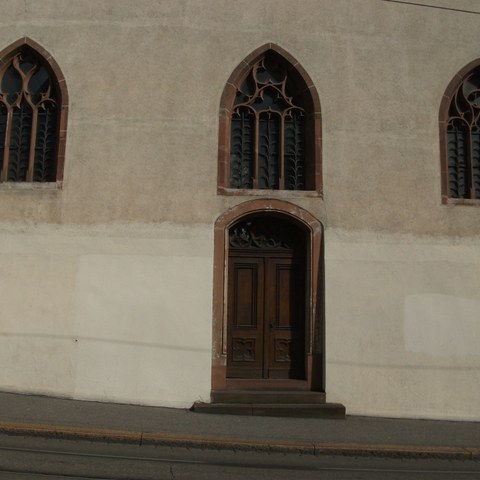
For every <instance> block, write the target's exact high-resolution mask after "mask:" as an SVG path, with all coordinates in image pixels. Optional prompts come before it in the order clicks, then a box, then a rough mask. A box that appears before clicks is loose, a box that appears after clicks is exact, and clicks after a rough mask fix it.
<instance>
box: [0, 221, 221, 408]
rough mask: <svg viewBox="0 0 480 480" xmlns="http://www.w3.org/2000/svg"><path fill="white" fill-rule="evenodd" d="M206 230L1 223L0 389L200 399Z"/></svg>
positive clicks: (207, 293)
mask: <svg viewBox="0 0 480 480" xmlns="http://www.w3.org/2000/svg"><path fill="white" fill-rule="evenodd" d="M211 233H212V232H211V228H210V227H209V226H206V227H205V226H204V227H193V228H192V227H190V228H189V229H186V228H185V227H182V226H176V225H170V224H169V225H162V226H159V227H148V226H138V225H136V226H129V227H115V228H113V227H103V228H98V227H96V229H95V230H93V229H90V228H87V227H84V228H78V227H75V228H74V227H62V228H59V227H41V228H22V230H21V231H19V230H18V229H15V228H13V227H11V228H6V227H5V228H3V230H0V244H1V245H4V248H3V249H2V252H1V254H0V282H1V283H0V285H1V288H0V302H1V304H2V305H3V307H2V314H1V318H0V364H1V365H2V368H1V369H0V389H2V390H10V391H25V392H37V393H45V394H53V395H60V396H69V397H75V398H84V399H94V400H109V401H117V402H127V403H139V404H150V405H165V406H175V407H189V406H191V404H192V402H193V401H194V400H198V399H208V398H209V393H210V365H211V360H210V358H211V344H212V342H211V331H212V329H211V321H212V320H211V319H212V310H211V305H212V289H211V279H212V252H213V239H212V236H211Z"/></svg>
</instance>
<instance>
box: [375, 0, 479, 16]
mask: <svg viewBox="0 0 480 480" xmlns="http://www.w3.org/2000/svg"><path fill="white" fill-rule="evenodd" d="M382 1H383V2H390V3H403V4H404V5H412V6H414V7H425V8H437V9H438V10H449V11H451V12H460V13H473V14H474V15H480V12H475V11H474V10H462V9H460V8H452V7H441V6H440V5H430V4H428V3H417V2H408V1H407V0H382Z"/></svg>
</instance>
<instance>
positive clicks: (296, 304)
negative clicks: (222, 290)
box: [227, 251, 305, 379]
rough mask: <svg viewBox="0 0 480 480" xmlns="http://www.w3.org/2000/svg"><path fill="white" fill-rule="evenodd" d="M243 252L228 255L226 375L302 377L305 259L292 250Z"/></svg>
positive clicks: (278, 377) (303, 366)
mask: <svg viewBox="0 0 480 480" xmlns="http://www.w3.org/2000/svg"><path fill="white" fill-rule="evenodd" d="M241 253H242V252H238V255H235V254H231V255H230V256H229V268H228V272H229V278H228V325H227V332H228V334H227V337H228V338H227V344H228V351H227V376H228V377H230V378H251V379H262V378H263V379H268V378H271V379H289V378H290V379H293V378H294V379H303V378H304V377H305V270H304V262H303V261H302V259H299V258H297V257H296V256H295V255H294V253H293V252H286V251H285V252H282V253H281V254H279V253H278V252H268V251H264V252H256V253H257V255H255V256H251V255H246V254H243V255H242V254H241ZM244 253H246V252H244ZM250 254H251V252H250Z"/></svg>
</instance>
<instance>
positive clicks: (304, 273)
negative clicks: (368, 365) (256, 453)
mask: <svg viewBox="0 0 480 480" xmlns="http://www.w3.org/2000/svg"><path fill="white" fill-rule="evenodd" d="M249 222H251V223H252V225H251V226H253V228H254V230H255V231H254V232H253V233H254V234H255V235H256V236H258V235H260V236H261V237H262V238H261V240H259V241H257V245H256V246H251V247H248V248H246V247H245V245H242V242H245V234H246V233H247V232H244V231H242V229H245V228H251V226H248V225H247V224H248V223H249ZM259 229H260V230H259ZM262 229H263V231H262ZM266 231H267V232H269V234H270V237H268V236H266ZM259 232H260V233H259ZM251 233H252V232H249V233H248V234H247V236H248V235H251ZM250 241H251V240H248V242H250ZM277 241H280V242H283V245H282V247H280V248H279V247H278V246H276V245H275V242H277ZM214 242H215V249H214V283H213V352H212V394H213V392H218V391H225V390H228V389H256V390H262V389H265V390H275V389H277V390H279V389H298V390H304V391H305V390H312V391H315V392H323V391H324V335H323V301H322V299H323V284H322V279H323V275H322V255H321V252H322V224H321V223H320V222H319V221H318V220H317V219H316V218H315V217H313V216H312V215H311V214H310V213H309V212H307V211H306V210H304V209H303V208H301V207H298V206H296V205H293V204H292V203H290V202H285V201H283V200H278V199H257V200H251V201H247V202H244V203H241V204H239V205H236V206H234V207H233V208H231V209H230V210H228V211H227V212H225V213H224V214H223V215H221V216H220V217H219V218H218V219H217V221H216V223H215V237H214ZM287 247H289V248H287ZM242 258H243V260H244V262H243V263H244V264H245V263H249V264H250V265H252V264H253V265H254V266H253V267H252V266H250V267H249V268H250V270H249V269H248V268H239V267H238V266H236V264H238V263H239V262H240V264H241V260H242ZM248 258H250V261H248V262H246V261H245V259H248ZM252 258H253V260H252ZM275 259H277V260H275ZM235 269H237V272H235ZM255 270H257V272H259V273H254V272H255ZM272 272H275V273H272ZM235 275H237V276H238V275H240V277H238V278H236V277H235ZM255 275H260V277H259V278H254V276H255ZM242 276H243V281H241V280H242V278H241V277H242ZM245 279H246V280H245ZM272 279H273V280H272ZM258 281H261V282H263V292H264V291H265V288H267V289H268V290H269V292H268V293H267V297H266V298H265V295H264V293H262V288H261V285H260V286H259V285H256V286H255V283H254V282H258ZM265 281H267V285H266V287H265ZM235 282H237V283H239V284H240V283H241V284H242V285H243V291H239V292H236V291H235V288H236V287H235ZM249 282H250V283H249ZM282 282H283V283H282ZM292 282H293V283H294V284H295V287H299V288H295V289H294V287H293V286H292V285H293V283H292ZM229 283H230V286H229ZM259 289H260V297H259V298H256V297H255V296H256V295H258V291H259ZM282 289H283V292H285V291H288V292H289V293H288V295H287V294H285V293H284V294H283V295H281V292H282ZM292 290H296V291H295V292H293V291H292ZM254 292H255V293H254ZM262 295H263V297H261V296H262ZM249 296H250V297H249ZM278 297H282V298H283V299H286V300H287V301H286V303H285V302H284V303H283V304H281V305H278V302H277V298H278ZM302 297H303V301H302ZM248 298H250V300H248ZM252 298H254V299H255V300H252ZM239 300H241V301H242V302H243V307H242V308H244V309H246V313H245V310H243V311H242V313H241V315H243V317H242V319H243V320H242V321H243V322H244V323H245V326H246V327H247V328H246V330H249V329H250V331H252V330H253V326H252V325H253V322H254V321H255V322H257V323H261V326H260V331H259V332H258V336H257V334H255V335H253V336H251V337H250V339H254V340H255V343H256V342H257V341H260V350H256V351H255V352H252V353H250V354H249V353H248V351H247V350H248V349H249V348H250V349H251V347H252V342H250V344H248V342H243V344H241V342H240V344H237V346H235V344H234V340H235V338H236V332H235V329H234V328H233V327H234V325H235V324H234V320H233V319H234V318H235V317H234V316H232V315H235V308H236V307H235V301H237V302H238V301H239ZM278 301H279V300H278ZM276 302H277V303H276ZM254 303H255V306H256V307H255V308H257V310H258V309H259V308H260V309H264V310H265V309H267V312H268V313H269V314H270V313H271V312H272V311H273V312H274V313H275V309H277V310H276V315H277V317H275V318H273V320H274V322H276V324H275V323H274V326H273V327H272V329H271V327H270V320H272V319H271V318H269V317H266V316H265V313H263V315H261V314H260V316H258V317H256V319H255V320H253V319H252V315H253V314H252V313H251V312H250V313H248V309H250V310H252V308H253V304H254ZM232 309H233V312H232ZM292 311H295V315H291V312H292ZM260 313H261V312H260ZM255 315H258V312H257V313H256V314H255ZM293 317H294V318H295V321H294V322H293V326H295V327H297V326H298V327H300V330H296V329H293V331H292V332H291V333H290V334H287V332H288V331H289V329H290V328H291V327H292V324H291V322H292V318H293ZM258 318H259V319H260V320H258ZM300 319H301V320H300ZM248 322H250V324H249V323H248ZM241 323H242V322H239V323H238V322H237V325H238V326H239V327H240V324H241ZM276 325H278V326H279V327H280V328H278V330H277V326H276ZM283 326H285V327H286V328H282V327H283ZM262 329H263V330H262ZM238 330H239V333H240V335H239V337H241V334H242V332H241V328H239V329H238ZM265 331H266V334H265ZM280 331H282V332H283V333H285V334H286V335H285V336H284V337H281V336H280V335H277V333H278V332H280ZM289 335H291V337H290V338H289ZM245 338H248V337H247V336H246V335H245ZM276 340H278V341H277V342H276V343H277V345H276V346H277V348H275V347H274V346H272V343H274V342H275V341H276ZM292 341H293V343H295V347H294V346H292ZM302 343H303V351H302V348H301V347H298V345H301V344H302ZM235 348H236V350H235ZM255 348H256V346H255ZM241 350H243V353H241ZM275 354H276V359H277V361H275ZM235 355H236V357H235ZM249 355H250V356H255V359H256V360H255V361H253V362H252V361H251V359H250V358H249ZM268 355H270V358H271V357H272V355H273V361H272V359H271V360H268V358H269V357H268ZM242 356H243V357H244V360H243V361H240V360H235V358H237V359H239V358H242ZM299 359H300V360H299ZM250 363H251V364H252V367H250V366H247V364H250ZM242 364H243V365H242ZM254 364H255V366H253V365H254ZM282 364H283V366H281V365H282ZM234 366H235V367H238V369H236V368H234ZM243 368H245V369H243ZM242 369H243V370H242ZM322 394H323V393H322ZM212 398H213V397H212Z"/></svg>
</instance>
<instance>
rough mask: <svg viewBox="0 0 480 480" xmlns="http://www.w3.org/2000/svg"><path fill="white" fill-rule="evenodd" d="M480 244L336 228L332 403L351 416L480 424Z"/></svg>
mask: <svg viewBox="0 0 480 480" xmlns="http://www.w3.org/2000/svg"><path fill="white" fill-rule="evenodd" d="M479 240H480V239H479V238H478V237H471V238H464V239H461V240H460V239H458V238H457V239H456V240H455V241H454V242H452V239H450V238H445V237H435V238H432V237H427V236H425V237H413V236H410V235H403V236H398V235H396V236H392V235H388V234H384V235H378V234H372V233H355V234H352V233H351V232H345V231H342V230H338V229H330V230H327V233H326V245H327V246H328V247H327V248H326V258H325V265H326V268H325V277H326V279H327V282H326V293H325V297H326V339H327V340H326V352H327V362H326V363H327V365H326V371H327V385H326V390H327V392H328V397H329V399H330V400H332V401H333V400H337V401H343V402H345V404H346V405H348V406H349V412H350V413H351V414H360V415H378V416H387V417H391V416H403V417H417V418H429V417H430V418H446V419H457V420H458V419H472V420H479V419H480V406H479V404H478V402H477V401H476V399H477V398H479V395H480V369H479V366H480V348H479V340H480V322H479V321H478V319H479V316H478V312H479V309H480V295H479V291H480V276H479V272H480V251H479V248H478V242H479Z"/></svg>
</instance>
